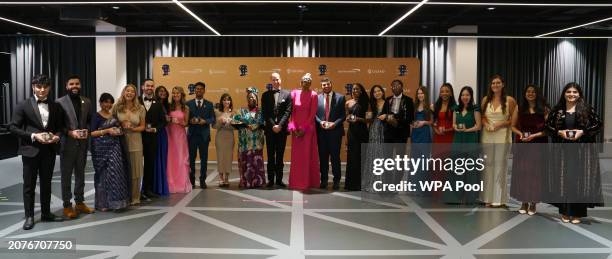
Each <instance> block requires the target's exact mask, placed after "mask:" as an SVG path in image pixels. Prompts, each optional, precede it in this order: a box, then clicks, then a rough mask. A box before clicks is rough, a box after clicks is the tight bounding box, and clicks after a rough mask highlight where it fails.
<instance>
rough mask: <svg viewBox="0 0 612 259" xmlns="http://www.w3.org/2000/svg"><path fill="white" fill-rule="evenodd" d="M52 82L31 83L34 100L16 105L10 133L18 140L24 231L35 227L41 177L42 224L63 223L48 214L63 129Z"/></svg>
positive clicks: (38, 78) (42, 77)
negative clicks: (35, 204) (53, 98)
mask: <svg viewBox="0 0 612 259" xmlns="http://www.w3.org/2000/svg"><path fill="white" fill-rule="evenodd" d="M50 89H51V80H49V78H48V77H47V76H45V75H37V76H35V77H34V78H33V79H32V92H34V96H32V97H30V98H28V99H26V100H24V101H23V102H21V103H19V105H17V107H16V109H15V112H14V113H13V118H12V121H11V123H10V124H9V130H10V131H11V132H12V133H13V134H15V135H16V136H17V137H18V138H19V150H18V153H19V154H20V155H21V161H22V163H23V207H24V210H25V217H26V220H25V222H24V224H23V229H24V230H30V229H32V228H33V227H34V195H35V194H34V190H35V189H36V179H37V178H38V177H40V210H41V212H42V214H41V217H40V218H41V220H42V221H62V220H63V218H61V217H57V216H55V215H54V214H53V213H51V211H50V206H51V205H50V204H51V177H52V176H53V167H54V166H55V155H56V152H57V143H58V142H59V140H60V138H59V134H60V129H61V128H62V120H63V118H62V112H61V110H60V108H59V106H58V105H57V104H55V102H54V101H53V100H49V99H50V98H49V92H50Z"/></svg>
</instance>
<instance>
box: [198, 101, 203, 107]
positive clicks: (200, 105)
mask: <svg viewBox="0 0 612 259" xmlns="http://www.w3.org/2000/svg"><path fill="white" fill-rule="evenodd" d="M198 108H202V101H200V100H198Z"/></svg>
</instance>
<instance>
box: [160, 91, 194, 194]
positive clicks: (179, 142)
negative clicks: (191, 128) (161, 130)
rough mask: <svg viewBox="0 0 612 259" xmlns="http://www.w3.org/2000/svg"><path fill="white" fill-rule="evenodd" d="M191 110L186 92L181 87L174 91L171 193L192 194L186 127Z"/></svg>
mask: <svg viewBox="0 0 612 259" xmlns="http://www.w3.org/2000/svg"><path fill="white" fill-rule="evenodd" d="M187 114H189V108H188V107H187V105H185V92H184V91H183V88H181V87H178V86H177V87H174V89H172V103H171V104H170V112H169V113H168V122H169V123H168V126H167V127H166V130H167V131H168V163H167V165H168V167H167V170H166V174H167V178H168V191H169V192H170V193H188V192H191V182H190V181H189V148H188V144H187V133H186V132H185V127H186V126H187V123H188V121H187V120H188V116H186V115H187Z"/></svg>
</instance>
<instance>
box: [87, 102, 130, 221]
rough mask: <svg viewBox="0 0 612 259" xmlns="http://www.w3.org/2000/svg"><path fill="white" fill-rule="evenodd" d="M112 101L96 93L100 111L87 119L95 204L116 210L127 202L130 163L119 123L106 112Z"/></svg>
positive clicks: (98, 206) (97, 207) (128, 199)
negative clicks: (89, 124) (93, 172)
mask: <svg viewBox="0 0 612 259" xmlns="http://www.w3.org/2000/svg"><path fill="white" fill-rule="evenodd" d="M114 102H115V99H114V98H113V96H112V95H110V94H109V93H103V94H102V95H100V108H101V110H100V111H98V112H97V113H96V115H94V118H93V119H92V120H91V128H90V131H91V160H92V162H93V166H94V169H95V171H96V173H95V175H94V187H95V189H96V201H95V207H96V209H97V210H99V211H107V210H120V209H123V208H126V207H127V206H129V205H130V187H129V186H130V185H129V181H130V176H129V173H130V165H129V161H128V159H127V156H128V153H127V150H126V149H124V148H123V144H124V143H125V142H124V141H123V136H122V133H121V128H120V127H121V125H120V124H119V121H118V120H117V118H115V117H114V116H113V114H112V113H111V111H110V110H111V109H112V107H113V103H114Z"/></svg>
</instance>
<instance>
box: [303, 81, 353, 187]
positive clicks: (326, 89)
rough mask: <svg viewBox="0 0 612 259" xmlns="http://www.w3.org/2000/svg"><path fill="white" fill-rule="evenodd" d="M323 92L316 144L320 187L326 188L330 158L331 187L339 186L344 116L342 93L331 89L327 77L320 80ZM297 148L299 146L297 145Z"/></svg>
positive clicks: (319, 106)
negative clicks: (332, 176)
mask: <svg viewBox="0 0 612 259" xmlns="http://www.w3.org/2000/svg"><path fill="white" fill-rule="evenodd" d="M321 88H323V93H320V94H319V100H318V108H317V116H316V117H315V120H316V122H317V123H316V124H317V142H318V143H317V145H318V147H319V169H320V171H321V185H320V188H321V189H326V188H327V180H328V178H329V177H328V176H327V174H328V173H329V160H330V158H331V165H332V174H333V175H334V179H333V180H334V185H333V189H334V190H338V189H339V188H340V178H342V173H341V172H340V149H341V147H342V136H344V126H343V125H342V123H343V122H344V119H345V118H346V112H345V110H346V109H345V107H344V105H345V99H344V95H342V94H339V93H336V92H334V91H332V84H331V80H329V78H323V79H322V80H321ZM298 148H299V147H298Z"/></svg>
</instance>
